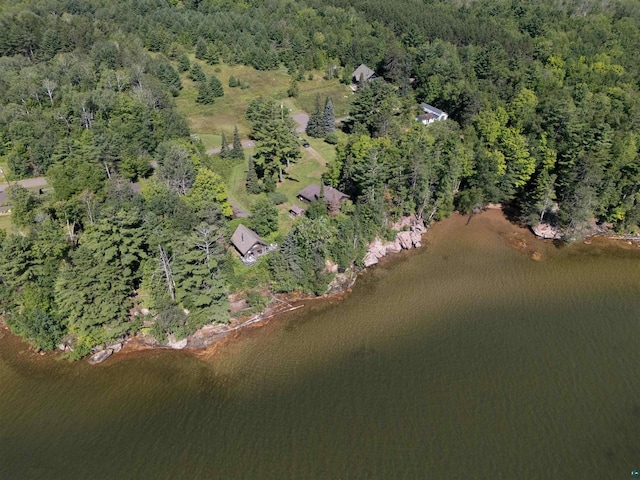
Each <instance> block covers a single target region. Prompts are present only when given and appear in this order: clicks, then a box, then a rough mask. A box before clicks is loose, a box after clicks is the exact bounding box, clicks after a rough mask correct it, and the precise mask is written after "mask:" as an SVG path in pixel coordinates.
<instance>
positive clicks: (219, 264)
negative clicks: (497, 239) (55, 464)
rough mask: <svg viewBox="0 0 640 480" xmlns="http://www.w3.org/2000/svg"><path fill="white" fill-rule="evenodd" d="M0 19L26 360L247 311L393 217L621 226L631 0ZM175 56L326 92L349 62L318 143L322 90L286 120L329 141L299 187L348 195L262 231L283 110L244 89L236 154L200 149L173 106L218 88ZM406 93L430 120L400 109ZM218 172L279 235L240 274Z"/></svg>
mask: <svg viewBox="0 0 640 480" xmlns="http://www.w3.org/2000/svg"><path fill="white" fill-rule="evenodd" d="M0 32H2V33H0V164H1V165H4V166H5V169H4V171H5V173H6V174H7V175H8V176H9V178H10V179H13V180H15V179H22V178H29V177H35V176H41V175H43V176H46V178H47V181H48V183H49V185H50V186H51V187H52V192H51V193H50V194H48V195H45V196H44V197H42V196H39V195H37V194H36V193H34V192H31V191H29V190H26V189H24V188H22V187H20V186H17V185H13V186H11V187H10V188H9V190H8V198H9V202H10V204H11V206H12V215H11V220H12V222H13V225H14V228H13V229H12V231H11V233H9V234H5V233H4V231H2V230H0V239H1V244H0V311H1V312H2V314H3V317H4V319H5V321H6V322H7V323H8V325H9V326H10V327H11V328H12V330H13V331H14V332H16V333H17V334H19V335H21V336H23V337H25V338H27V339H28V340H29V341H30V342H31V343H32V344H33V345H34V346H35V347H36V348H39V349H53V348H55V347H56V345H58V344H59V343H60V342H61V341H63V340H64V341H65V342H66V343H67V344H69V345H72V346H73V352H72V356H74V357H78V358H79V357H82V356H84V355H86V354H87V353H88V352H90V351H91V349H92V348H93V347H95V346H96V345H100V344H104V343H105V342H109V341H111V340H113V339H118V338H122V337H123V336H126V335H130V334H132V333H135V332H137V331H140V330H141V329H143V328H144V329H146V330H147V331H148V332H149V333H150V334H152V335H154V336H155V337H156V338H158V339H160V340H164V339H165V338H166V336H167V335H169V334H172V335H175V336H176V337H178V338H180V337H183V336H185V335H188V334H190V333H192V332H193V331H195V329H197V328H199V327H201V326H203V325H205V324H207V323H211V322H226V321H228V318H229V300H228V294H229V293H230V291H238V290H245V291H246V295H247V300H248V301H249V303H250V304H254V305H256V306H258V307H259V306H260V305H262V304H263V302H264V299H262V298H261V294H260V293H258V292H260V291H261V289H262V288H263V287H265V288H268V289H269V290H270V291H272V292H289V291H294V290H301V291H305V292H312V293H316V294H321V293H323V292H324V291H325V290H326V288H327V285H328V284H329V282H330V281H331V278H332V274H331V273H330V272H329V270H328V269H327V268H326V264H327V263H326V262H327V260H331V261H332V262H334V263H335V264H337V265H338V266H339V268H341V269H348V268H350V267H352V266H354V265H356V266H358V265H361V262H362V259H363V256H364V253H365V251H366V248H367V244H368V243H369V242H370V241H371V240H373V239H374V238H375V237H377V236H379V237H382V238H386V237H390V236H392V235H393V233H394V232H392V231H391V225H392V224H393V222H394V221H396V220H397V219H398V218H400V217H402V216H406V215H415V216H417V217H418V218H421V219H423V220H424V221H425V222H426V223H428V222H429V221H431V220H437V219H440V218H444V217H446V216H447V215H449V214H451V213H452V212H453V211H454V210H456V209H457V210H460V211H463V212H470V211H473V210H474V209H478V208H482V207H483V206H484V205H486V204H488V203H492V202H497V203H503V204H509V205H511V206H512V207H513V210H514V211H516V212H517V215H518V216H519V220H520V221H522V222H523V223H526V224H528V225H535V224H537V223H540V222H545V223H549V224H552V225H554V226H555V227H557V228H558V229H559V230H560V231H561V232H562V233H563V235H564V237H565V238H566V239H573V238H578V237H579V236H581V235H583V234H584V233H585V232H587V231H589V229H591V228H593V225H595V224H596V223H598V224H601V225H604V226H606V227H607V228H610V229H613V230H617V231H620V232H622V231H625V232H637V230H638V227H639V225H640V206H639V202H640V162H639V158H638V154H639V148H640V147H639V145H640V142H639V138H638V131H639V130H638V127H639V122H640V96H639V95H638V88H639V87H640V85H639V79H640V71H639V69H640V61H639V58H638V52H640V4H638V2H636V1H633V0H626V1H625V0H618V1H610V2H598V1H595V0H593V1H587V0H565V1H560V0H539V1H533V0H525V1H513V0H468V1H463V0H460V1H454V2H451V1H445V0H403V1H399V2H389V1H382V0H367V1H364V0H348V1H347V0H269V1H252V0H248V1H246V2H237V1H231V0H184V1H183V2H177V1H173V0H166V1H165V0H143V1H133V0H129V1H126V0H123V1H116V2H107V1H104V0H30V1H27V2H18V1H14V2H12V1H6V0H5V1H2V2H0ZM194 58H195V59H197V61H195V60H193V59H194ZM198 61H199V62H203V63H206V64H209V65H217V64H221V63H223V64H227V65H234V64H242V65H248V66H251V67H253V68H255V69H256V70H259V71H268V70H273V69H279V68H283V67H284V68H285V69H286V70H287V71H288V73H289V74H290V75H291V78H292V89H294V87H295V79H300V78H303V76H304V74H305V72H310V71H321V72H323V73H324V75H325V77H326V78H328V79H330V78H340V79H341V80H342V81H344V82H345V83H350V82H351V72H352V71H353V70H354V69H355V67H357V66H358V65H360V64H362V63H364V64H366V65H368V66H370V67H371V68H373V69H374V70H375V71H376V72H377V73H378V76H379V78H378V79H377V80H375V81H371V82H361V84H360V85H359V86H358V89H357V92H356V93H355V94H354V95H353V96H352V99H351V102H350V108H349V116H348V119H347V120H346V121H345V122H344V123H343V131H342V132H335V131H334V126H335V119H334V113H333V105H332V104H331V99H326V100H325V99H318V101H317V102H316V111H314V112H309V113H311V114H312V115H311V121H310V125H309V127H310V128H308V130H307V132H308V134H309V135H310V136H314V137H326V141H327V142H329V143H331V144H336V157H335V160H334V161H332V162H331V163H330V164H329V165H328V166H327V170H326V171H325V172H324V174H323V181H324V183H325V184H326V185H327V186H332V187H336V188H338V189H340V190H341V191H344V192H346V193H347V194H348V195H349V196H350V201H347V202H345V203H343V204H342V205H334V204H331V202H326V201H324V200H323V199H321V200H319V201H318V202H313V204H312V205H310V206H309V208H308V210H307V213H306V216H305V217H303V218H300V219H298V220H296V221H295V222H294V223H293V227H292V228H291V229H290V230H288V231H286V232H278V220H277V211H276V209H275V204H277V203H280V202H281V201H282V200H281V199H280V198H279V196H278V186H279V184H280V183H281V182H282V181H283V173H284V172H285V171H286V169H287V168H288V167H289V165H290V164H291V163H293V162H296V161H298V160H299V158H300V151H299V144H298V143H297V142H298V139H297V136H296V134H295V128H294V126H293V123H292V121H291V119H290V118H289V116H288V112H287V111H285V110H286V109H283V106H282V104H278V103H277V102H275V101H274V100H273V99H269V98H260V99H257V100H255V101H254V102H252V104H251V106H250V108H249V109H248V111H247V112H246V118H247V121H248V123H249V124H250V125H251V126H252V128H253V133H252V138H253V139H254V141H255V142H256V148H255V151H254V152H253V153H252V156H251V157H249V158H245V155H244V153H243V152H242V147H241V145H240V141H239V138H238V137H237V130H236V133H235V135H234V148H233V150H232V151H229V150H228V149H227V148H226V141H223V146H224V148H223V151H222V152H221V154H220V155H214V156H209V155H207V154H206V153H205V148H204V146H203V144H202V143H201V142H200V141H199V140H198V139H197V138H195V137H193V136H191V135H190V133H191V132H190V131H189V128H188V124H187V122H186V120H185V118H183V117H182V116H181V115H180V114H179V113H178V111H177V109H176V105H175V98H176V97H179V96H180V94H181V90H182V83H181V74H183V73H185V72H186V73H187V74H188V76H189V78H190V79H191V80H193V81H194V82H198V85H199V87H198V98H197V100H196V101H197V102H198V103H202V104H211V103H214V102H215V101H216V98H218V97H220V96H221V95H224V91H223V88H222V84H221V81H220V80H219V79H218V78H216V77H215V76H209V77H207V76H206V75H205V74H204V73H203V71H202V69H201V67H200V65H199V63H198ZM236 82H237V80H236V79H233V80H232V79H230V80H229V86H230V87H234V86H235V83H236ZM291 95H295V91H292V93H291ZM419 102H427V103H429V104H432V105H435V106H437V107H438V108H441V109H442V110H444V111H446V112H448V114H449V117H450V118H449V120H447V121H444V122H436V123H434V124H432V125H429V126H427V127H425V126H424V125H422V124H421V123H419V122H416V121H415V120H414V117H415V115H416V113H417V105H418V104H419ZM228 162H248V163H247V185H246V187H247V191H248V192H249V193H252V194H259V193H260V192H268V194H267V196H265V197H264V198H262V197H261V198H262V199H261V200H259V201H257V202H256V204H255V206H254V209H253V213H254V215H253V217H252V219H251V220H250V223H251V226H252V227H253V228H254V229H255V230H256V231H257V232H258V233H260V234H261V235H272V236H273V238H274V240H276V241H277V242H278V243H279V244H280V248H279V249H278V250H277V251H275V252H273V253H272V254H270V255H269V256H267V257H265V258H264V259H262V260H261V261H260V262H259V264H258V265H257V266H256V267H253V268H254V270H253V273H252V274H251V275H250V277H251V279H250V280H249V281H245V280H243V279H242V278H240V277H242V276H243V275H244V273H243V272H244V270H242V269H240V268H238V266H237V265H238V264H239V260H238V259H237V258H236V257H234V255H233V254H232V253H231V252H230V250H229V249H228V248H227V247H228V245H229V238H230V236H231V233H232V232H231V231H230V228H229V220H230V218H231V216H232V208H231V205H230V203H229V201H228V195H227V186H226V184H225V174H224V170H225V168H226V167H225V165H226V164H228ZM140 179H147V180H145V182H144V183H143V186H142V188H139V185H138V183H137V182H138V181H139V180H140ZM262 194H263V195H264V193H262ZM261 302H262V303H261ZM140 306H144V307H145V308H146V309H149V311H150V312H151V314H150V315H149V318H147V317H142V316H140V315H134V314H132V312H134V311H137V309H138V307H140Z"/></svg>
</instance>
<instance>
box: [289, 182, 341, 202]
mask: <svg viewBox="0 0 640 480" xmlns="http://www.w3.org/2000/svg"><path fill="white" fill-rule="evenodd" d="M320 193H321V192H320V187H319V186H318V185H316V184H315V183H312V184H311V185H309V186H308V187H306V188H303V189H302V190H300V191H299V192H298V199H300V200H301V201H303V202H308V203H311V202H313V201H314V200H319V199H320V196H321V195H320ZM347 198H349V195H347V194H346V193H342V192H341V191H340V190H336V189H335V188H333V187H329V186H326V185H325V187H324V199H325V200H326V201H327V202H329V203H338V204H340V203H342V201H343V200H345V199H347Z"/></svg>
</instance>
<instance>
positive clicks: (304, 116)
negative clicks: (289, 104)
mask: <svg viewBox="0 0 640 480" xmlns="http://www.w3.org/2000/svg"><path fill="white" fill-rule="evenodd" d="M292 117H293V120H294V121H295V122H296V123H297V124H298V127H297V128H296V132H298V133H304V131H305V130H306V129H307V123H309V114H308V113H305V112H300V113H294V114H293V115H292Z"/></svg>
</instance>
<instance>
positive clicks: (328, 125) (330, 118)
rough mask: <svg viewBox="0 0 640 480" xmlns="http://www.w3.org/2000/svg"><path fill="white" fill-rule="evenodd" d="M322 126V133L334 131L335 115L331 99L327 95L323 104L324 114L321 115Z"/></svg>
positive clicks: (326, 133)
mask: <svg viewBox="0 0 640 480" xmlns="http://www.w3.org/2000/svg"><path fill="white" fill-rule="evenodd" d="M322 120H323V126H324V135H328V134H330V133H333V132H335V130H336V115H335V112H334V111H333V102H332V101H331V97H327V102H326V103H325V105H324V115H323V118H322Z"/></svg>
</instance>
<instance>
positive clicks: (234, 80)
mask: <svg viewBox="0 0 640 480" xmlns="http://www.w3.org/2000/svg"><path fill="white" fill-rule="evenodd" d="M229 86H230V87H231V88H234V87H237V86H238V79H237V78H236V77H234V76H233V75H231V76H230V77H229Z"/></svg>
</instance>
